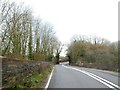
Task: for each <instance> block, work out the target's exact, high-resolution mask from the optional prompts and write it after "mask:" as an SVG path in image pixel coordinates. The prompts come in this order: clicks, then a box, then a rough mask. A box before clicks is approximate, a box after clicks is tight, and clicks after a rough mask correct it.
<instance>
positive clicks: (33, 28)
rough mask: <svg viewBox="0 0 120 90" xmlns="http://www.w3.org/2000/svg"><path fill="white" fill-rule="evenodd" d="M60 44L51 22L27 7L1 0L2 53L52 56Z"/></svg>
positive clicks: (32, 56)
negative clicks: (36, 15)
mask: <svg viewBox="0 0 120 90" xmlns="http://www.w3.org/2000/svg"><path fill="white" fill-rule="evenodd" d="M58 44H59V41H58V39H57V37H56V35H55V32H54V28H53V25H52V24H50V23H48V22H43V21H42V19H40V18H38V17H34V16H33V15H32V11H31V9H29V8H28V7H25V6H23V5H18V4H16V3H15V2H9V1H7V0H5V1H4V0H0V55H2V56H6V57H12V58H19V59H30V60H52V57H53V54H54V53H55V50H56V48H59V45H58Z"/></svg>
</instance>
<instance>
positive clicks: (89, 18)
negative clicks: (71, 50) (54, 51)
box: [15, 0, 120, 51]
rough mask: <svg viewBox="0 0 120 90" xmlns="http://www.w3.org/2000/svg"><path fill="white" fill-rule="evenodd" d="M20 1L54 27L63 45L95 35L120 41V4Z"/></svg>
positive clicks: (101, 0) (80, 0)
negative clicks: (74, 39) (72, 39)
mask: <svg viewBox="0 0 120 90" xmlns="http://www.w3.org/2000/svg"><path fill="white" fill-rule="evenodd" d="M15 1H16V0H15ZM17 1H21V2H24V4H25V5H27V6H29V7H30V8H31V9H32V10H33V15H34V16H40V18H42V19H43V20H45V21H48V22H50V23H52V24H53V26H54V30H55V32H56V36H57V37H58V39H59V40H60V41H61V42H62V43H63V44H66V43H69V42H70V40H71V38H72V37H73V35H75V34H78V35H96V36H98V37H102V38H105V39H107V40H109V41H111V42H114V41H117V40H118V1H120V0H17ZM63 51H64V50H63Z"/></svg>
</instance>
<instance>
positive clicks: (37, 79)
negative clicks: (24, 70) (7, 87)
mask: <svg viewBox="0 0 120 90" xmlns="http://www.w3.org/2000/svg"><path fill="white" fill-rule="evenodd" d="M51 70H52V67H51V68H47V69H45V70H44V71H42V73H40V74H38V73H36V74H34V75H32V76H31V77H29V78H28V79H27V81H26V82H24V83H22V82H21V83H19V84H18V85H16V87H17V88H42V87H43V86H42V85H43V84H44V83H45V82H44V81H45V79H47V77H48V75H49V74H50V73H51Z"/></svg>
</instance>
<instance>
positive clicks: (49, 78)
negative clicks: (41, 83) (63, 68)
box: [45, 67, 54, 89]
mask: <svg viewBox="0 0 120 90" xmlns="http://www.w3.org/2000/svg"><path fill="white" fill-rule="evenodd" d="M53 71H54V67H53V69H52V72H51V74H50V76H49V79H48V82H47V84H46V86H45V89H47V88H48V86H49V84H50V80H51V78H52V75H53Z"/></svg>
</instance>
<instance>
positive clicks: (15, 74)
mask: <svg viewBox="0 0 120 90" xmlns="http://www.w3.org/2000/svg"><path fill="white" fill-rule="evenodd" d="M0 63H2V88H11V87H14V86H16V85H17V84H18V83H20V82H27V78H29V77H30V76H31V75H33V74H35V73H41V72H42V70H45V69H46V68H49V67H50V66H51V63H50V62H41V61H30V60H17V59H9V58H2V59H0ZM25 84H26V83H25Z"/></svg>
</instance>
